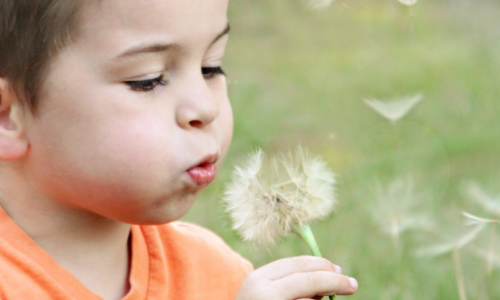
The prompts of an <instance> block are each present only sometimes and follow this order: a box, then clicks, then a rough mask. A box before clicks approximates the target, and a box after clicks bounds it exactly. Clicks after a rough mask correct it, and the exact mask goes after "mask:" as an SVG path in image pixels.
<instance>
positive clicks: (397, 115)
mask: <svg viewBox="0 0 500 300" xmlns="http://www.w3.org/2000/svg"><path fill="white" fill-rule="evenodd" d="M422 99H423V95H422V94H417V95H413V96H407V97H403V98H401V99H396V100H392V101H380V100H377V99H364V101H365V103H366V105H368V106H369V107H371V108H372V109H374V110H375V111H376V112H378V113H379V114H380V115H382V116H383V117H384V118H386V119H388V120H389V121H391V122H392V123H393V124H395V123H396V122H397V121H399V120H400V119H402V118H403V117H404V116H406V115H407V114H408V113H409V112H410V110H411V109H412V108H413V107H414V106H415V105H417V104H418V103H419V102H420V101H422Z"/></svg>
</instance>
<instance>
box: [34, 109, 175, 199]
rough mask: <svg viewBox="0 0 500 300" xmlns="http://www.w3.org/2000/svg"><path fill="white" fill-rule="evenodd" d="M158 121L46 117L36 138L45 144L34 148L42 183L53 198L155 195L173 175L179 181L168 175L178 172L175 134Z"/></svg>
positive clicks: (37, 174) (150, 118)
mask: <svg viewBox="0 0 500 300" xmlns="http://www.w3.org/2000/svg"><path fill="white" fill-rule="evenodd" d="M157 119H158V118H156V119H155V118H153V117H152V116H151V115H148V116H139V115H137V116H127V117H123V118H118V117H109V115H108V117H106V118H101V117H95V115H94V117H93V118H89V119H80V120H75V119H73V120H71V118H70V120H67V121H65V119H64V118H62V116H61V115H55V114H54V115H53V116H52V118H51V119H47V118H45V120H48V121H47V122H44V123H43V124H40V126H39V131H38V132H36V133H35V134H34V137H43V139H36V138H34V139H33V144H32V152H31V155H32V158H33V159H34V160H35V164H33V165H34V166H36V167H35V168H36V169H35V170H34V171H35V176H36V180H38V182H40V183H42V188H43V189H45V190H46V191H47V193H49V194H50V196H52V197H53V198H60V199H75V201H78V200H76V198H78V197H79V194H86V195H89V197H90V196H91V197H92V198H95V200H96V201H100V200H104V199H106V198H108V197H109V198H111V197H114V198H116V197H122V198H123V197H134V196H137V195H142V196H147V195H148V194H149V195H150V194H151V193H154V191H155V188H157V187H158V186H161V185H164V184H165V182H167V181H168V179H169V178H168V177H167V176H174V175H173V174H169V173H168V172H166V171H165V170H169V169H172V170H175V168H173V165H172V164H173V163H174V162H175V161H176V158H175V156H174V155H175V153H174V152H173V151H172V149H171V148H170V147H167V146H168V141H167V140H166V139H167V136H168V134H167V131H168V130H169V129H168V128H166V126H167V125H166V124H165V122H160V121H159V120H157ZM49 133H50V134H49ZM47 175H48V176H47ZM156 191H157V190H156ZM101 196H102V197H104V198H101V199H98V198H100V197H101Z"/></svg>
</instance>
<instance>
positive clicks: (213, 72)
mask: <svg viewBox="0 0 500 300" xmlns="http://www.w3.org/2000/svg"><path fill="white" fill-rule="evenodd" d="M201 73H202V74H203V77H205V78H206V79H212V78H214V77H215V76H217V75H226V73H224V70H222V68H221V67H203V68H201Z"/></svg>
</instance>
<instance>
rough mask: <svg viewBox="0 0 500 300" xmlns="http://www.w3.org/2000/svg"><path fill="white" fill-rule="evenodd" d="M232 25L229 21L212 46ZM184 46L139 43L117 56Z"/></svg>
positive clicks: (121, 56)
mask: <svg viewBox="0 0 500 300" xmlns="http://www.w3.org/2000/svg"><path fill="white" fill-rule="evenodd" d="M230 29H231V27H230V26H229V23H227V25H226V27H225V28H224V30H222V31H221V33H219V34H218V35H217V36H216V37H215V39H214V40H213V41H212V42H211V43H210V46H212V45H213V44H215V43H216V42H217V41H218V40H219V39H221V38H222V37H223V36H225V35H226V34H228V33H229V30H230ZM181 49H182V47H181V46H180V45H179V44H161V43H157V44H149V45H139V46H135V47H132V48H131V49H129V50H127V51H125V52H123V53H122V54H120V55H118V56H117V57H116V58H117V59H120V58H127V57H131V56H135V55H138V54H146V53H158V52H168V51H180V50H181Z"/></svg>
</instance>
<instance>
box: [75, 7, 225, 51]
mask: <svg viewBox="0 0 500 300" xmlns="http://www.w3.org/2000/svg"><path fill="white" fill-rule="evenodd" d="M228 1H229V0H101V1H99V3H96V4H95V5H93V6H91V7H89V9H88V10H87V11H86V13H85V14H84V15H83V18H82V26H81V29H82V30H81V32H80V37H79V39H80V40H81V41H82V42H83V43H86V42H88V39H92V40H93V41H94V42H95V43H96V44H98V47H104V48H101V49H102V50H103V51H104V50H107V48H108V47H109V48H114V49H120V48H123V47H127V46H129V45H131V44H137V43H140V42H150V41H164V42H176V43H179V44H183V45H186V46H190V45H192V44H196V43H201V42H205V41H206V40H207V41H211V40H212V39H213V38H214V37H215V35H217V34H218V33H220V31H221V30H223V29H224V27H225V26H226V24H227V17H226V11H227V5H228ZM96 46H97V45H96Z"/></svg>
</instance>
